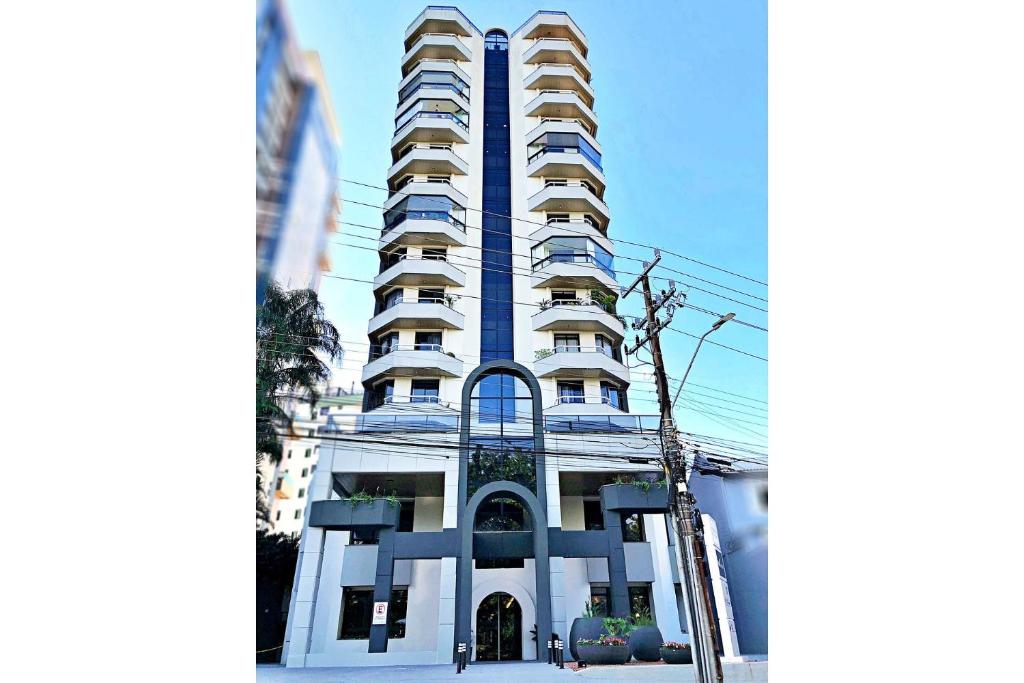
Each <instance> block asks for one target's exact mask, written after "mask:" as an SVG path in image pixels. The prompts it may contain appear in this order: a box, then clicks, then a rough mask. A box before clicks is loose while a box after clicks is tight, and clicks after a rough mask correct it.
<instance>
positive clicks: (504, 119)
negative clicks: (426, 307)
mask: <svg viewBox="0 0 1024 683" xmlns="http://www.w3.org/2000/svg"><path fill="white" fill-rule="evenodd" d="M508 97H509V92H508V36H506V35H505V33H504V32H501V31H492V32H490V33H488V34H487V37H486V38H485V40H484V140H483V143H484V144H483V149H484V151H483V201H482V204H483V206H482V208H483V212H482V214H481V216H482V223H483V225H482V227H483V231H482V237H481V242H482V245H481V246H482V247H483V249H482V250H481V260H482V264H481V265H482V266H483V271H482V273H481V284H482V291H484V292H487V297H486V298H484V299H482V300H481V301H480V362H481V363H486V362H487V361H490V360H498V359H504V360H512V358H513V355H514V354H513V348H514V347H513V339H514V337H513V329H512V220H511V219H510V218H509V217H508V216H509V215H510V214H511V212H512V179H511V142H510V138H509V110H508Z"/></svg>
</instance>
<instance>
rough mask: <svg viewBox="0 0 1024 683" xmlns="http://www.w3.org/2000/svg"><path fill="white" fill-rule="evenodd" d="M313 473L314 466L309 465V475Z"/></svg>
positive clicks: (314, 470)
mask: <svg viewBox="0 0 1024 683" xmlns="http://www.w3.org/2000/svg"><path fill="white" fill-rule="evenodd" d="M314 472H316V465H310V466H309V473H310V474H313V473H314Z"/></svg>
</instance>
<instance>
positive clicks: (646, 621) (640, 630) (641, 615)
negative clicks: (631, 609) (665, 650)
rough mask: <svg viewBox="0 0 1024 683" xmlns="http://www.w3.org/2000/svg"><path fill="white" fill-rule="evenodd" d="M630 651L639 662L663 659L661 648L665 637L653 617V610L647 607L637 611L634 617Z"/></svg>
mask: <svg viewBox="0 0 1024 683" xmlns="http://www.w3.org/2000/svg"><path fill="white" fill-rule="evenodd" d="M627 640H628V641H629V652H630V654H632V655H633V656H634V657H635V658H636V660H637V661H639V662H656V661H658V660H659V659H661V653H660V652H659V649H660V648H661V644H662V642H663V639H662V637H661V631H660V630H659V629H658V627H657V625H656V624H655V623H654V619H652V618H651V611H650V610H649V609H647V608H646V607H644V608H642V609H641V610H640V611H639V612H637V613H636V616H635V617H634V618H633V630H631V631H630V633H629V637H628V638H627Z"/></svg>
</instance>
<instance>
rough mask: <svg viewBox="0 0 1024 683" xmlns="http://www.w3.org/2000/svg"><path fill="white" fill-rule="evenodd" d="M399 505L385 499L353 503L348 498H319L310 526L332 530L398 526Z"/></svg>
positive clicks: (310, 518)
mask: <svg viewBox="0 0 1024 683" xmlns="http://www.w3.org/2000/svg"><path fill="white" fill-rule="evenodd" d="M398 511H399V506H397V505H395V506H392V505H391V504H390V503H388V501H386V500H383V499H378V500H374V501H373V502H371V503H358V504H356V505H353V504H352V503H351V502H349V501H347V500H318V501H316V502H314V503H313V507H312V510H311V511H310V515H309V526H313V527H322V528H324V529H330V530H332V531H350V530H352V529H358V528H366V527H376V528H381V527H389V526H391V527H394V526H398Z"/></svg>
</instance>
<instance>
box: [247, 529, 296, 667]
mask: <svg viewBox="0 0 1024 683" xmlns="http://www.w3.org/2000/svg"><path fill="white" fill-rule="evenodd" d="M298 557H299V541H298V539H296V538H292V537H291V536H286V535H284V534H268V533H267V532H266V531H262V530H261V531H257V532H256V649H257V650H267V651H266V652H263V653H261V654H257V655H256V661H261V662H277V661H280V660H281V649H280V648H279V647H278V646H279V645H280V644H281V643H282V642H283V641H284V620H283V616H284V611H285V609H286V607H287V604H288V603H287V598H288V595H289V591H290V586H291V585H292V578H293V575H294V574H295V563H296V561H297V560H298Z"/></svg>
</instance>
